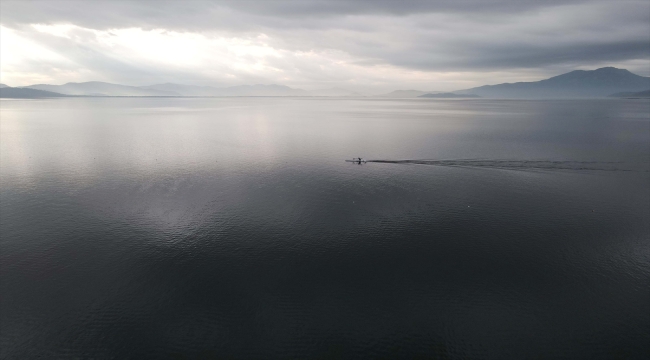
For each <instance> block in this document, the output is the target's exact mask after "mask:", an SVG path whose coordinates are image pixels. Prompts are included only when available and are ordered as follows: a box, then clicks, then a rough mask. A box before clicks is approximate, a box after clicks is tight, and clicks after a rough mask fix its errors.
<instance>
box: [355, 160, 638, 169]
mask: <svg viewBox="0 0 650 360" xmlns="http://www.w3.org/2000/svg"><path fill="white" fill-rule="evenodd" d="M367 162H368V163H382V164H417V165H435V166H454V167H472V168H478V167H480V168H496V169H510V170H600V171H639V169H634V167H633V166H630V165H631V164H628V163H624V162H602V161H546V160H482V159H459V160H367ZM642 171H643V170H642ZM645 171H648V170H645Z"/></svg>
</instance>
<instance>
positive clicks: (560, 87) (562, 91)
mask: <svg viewBox="0 0 650 360" xmlns="http://www.w3.org/2000/svg"><path fill="white" fill-rule="evenodd" d="M648 88H650V77H645V76H639V75H636V74H633V73H631V72H629V71H628V70H625V69H617V68H614V67H605V68H600V69H597V70H576V71H571V72H569V73H566V74H562V75H558V76H554V77H552V78H549V79H546V80H541V81H535V82H519V83H506V84H499V85H485V86H480V87H476V88H472V89H467V90H461V91H457V92H456V93H459V94H475V95H479V96H482V97H488V98H512V99H517V98H529V99H530V98H542V99H563V98H594V97H606V96H609V95H610V94H613V93H618V92H636V91H641V90H646V89H648Z"/></svg>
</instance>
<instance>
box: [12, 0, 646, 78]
mask: <svg viewBox="0 0 650 360" xmlns="http://www.w3.org/2000/svg"><path fill="white" fill-rule="evenodd" d="M0 23H2V25H3V26H7V27H10V28H13V29H17V30H18V31H22V34H24V36H27V37H29V38H30V39H31V40H33V41H35V42H37V43H39V44H42V45H43V46H46V47H47V48H49V49H51V50H52V51H53V52H56V53H59V54H62V55H63V56H65V57H67V58H68V59H70V60H71V61H72V62H73V63H75V64H78V65H79V66H82V67H85V68H88V69H90V72H91V73H97V74H100V73H101V74H105V75H104V78H109V79H116V80H120V81H122V79H124V78H129V79H135V81H136V82H138V83H145V82H156V80H157V79H159V80H164V81H171V80H173V81H179V82H182V81H186V82H194V83H197V82H200V81H201V80H200V79H201V76H202V75H201V74H198V73H197V72H193V71H192V70H183V71H181V70H178V69H176V70H173V71H172V70H169V69H158V68H156V67H155V66H150V65H148V64H134V63H127V62H125V61H124V60H122V59H120V58H118V57H116V56H114V55H113V54H110V53H97V51H98V50H97V49H98V48H96V47H93V46H91V45H88V47H84V45H83V44H84V41H83V39H81V40H79V39H76V41H75V42H73V41H70V40H66V39H52V36H46V35H43V34H37V33H36V32H34V31H33V30H31V29H29V25H30V24H63V23H69V24H75V25H77V26H80V27H83V28H88V29H97V30H107V29H119V28H130V27H139V28H143V29H167V30H170V31H181V32H184V31H186V32H197V33H201V34H205V35H206V36H235V37H242V38H246V37H254V36H257V35H259V34H261V33H263V34H266V35H268V37H269V39H268V43H269V45H270V46H272V47H273V48H275V49H281V50H286V51H293V52H305V53H307V52H321V53H327V52H340V53H344V54H347V55H348V56H349V57H348V58H346V59H347V60H346V61H347V62H348V63H349V64H351V65H354V66H361V67H367V68H372V67H378V66H392V67H395V68H399V69H404V70H405V71H422V72H458V73H480V72H502V73H503V72H511V77H514V78H516V74H517V73H519V72H521V73H522V74H524V73H525V74H526V76H528V75H529V74H530V72H525V71H522V69H530V70H534V71H535V73H536V74H540V75H542V74H543V75H555V74H557V71H558V69H567V70H570V69H572V68H576V67H584V66H601V65H617V64H633V68H631V69H630V70H632V71H636V72H637V73H641V74H642V75H650V65H648V64H650V50H649V49H650V45H649V44H650V2H647V1H646V0H641V1H637V0H629V1H626V0H623V1H615V2H614V1H586V0H583V1H579V0H576V1H566V0H564V1H560V0H558V1H555V0H551V1H537V0H500V1H483V0H467V1H459V0H455V1H452V0H442V1H417V0H406V1H405V0H402V1H388V0H379V1H376V0H375V1H370V0H340V1H339V0H306V1H288V0H276V1H274V0H249V1H247V0H243V1H242V0H239V1H149V0H143V1H126V0H125V1H59V0H46V1H29V0H21V1H13V0H3V1H2V2H1V3H0ZM86 42H88V43H92V42H93V39H88V40H87V41H86ZM268 63H269V64H270V65H272V66H274V67H275V68H276V69H279V70H280V71H283V72H284V74H285V78H286V79H285V80H283V82H285V83H289V84H303V85H304V84H309V83H310V82H314V83H315V84H316V85H317V84H319V83H323V84H324V83H328V84H329V83H330V82H332V81H328V80H327V79H328V77H330V78H332V79H334V80H335V81H333V82H332V85H337V84H343V85H345V84H346V82H347V83H354V82H355V81H357V82H363V81H367V82H368V84H370V83H371V82H373V81H374V82H376V81H378V80H376V79H374V80H372V79H356V78H355V75H353V74H348V73H344V72H340V71H339V72H337V71H333V70H332V72H330V73H327V69H325V70H323V69H324V66H325V65H322V64H321V65H320V66H319V64H313V63H311V64H310V63H308V62H301V61H300V60H299V59H297V58H283V59H281V60H279V59H276V60H273V59H270V60H268ZM325 67H326V66H325ZM333 74H336V76H334V75H333ZM233 76H234V78H233V79H234V80H232V81H234V82H242V83H243V82H250V81H259V82H264V81H267V79H268V81H277V78H274V77H273V76H271V75H269V76H270V77H266V76H263V75H255V74H246V73H236V74H234V75H233ZM522 76H523V75H522ZM488 80H489V79H488ZM386 81H388V82H390V81H393V82H394V81H395V80H386ZM316 85H315V86H316ZM409 85H411V83H408V82H407V81H406V80H405V81H404V82H401V83H396V84H394V85H391V86H395V87H400V86H409ZM368 86H370V85H368ZM387 86H388V85H387ZM431 86H434V87H435V84H431ZM450 86H452V85H450Z"/></svg>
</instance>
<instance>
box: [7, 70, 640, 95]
mask: <svg viewBox="0 0 650 360" xmlns="http://www.w3.org/2000/svg"><path fill="white" fill-rule="evenodd" d="M0 85H1V86H0V89H2V92H1V93H0V97H5V98H6V97H25V98H42V97H55V96H59V97H60V96H361V94H358V93H355V92H352V91H348V90H345V89H337V88H334V89H324V90H313V91H307V90H302V89H295V88H290V87H288V86H284V85H275V84H271V85H260V84H258V85H240V86H231V87H213V86H195V85H182V84H173V83H165V84H157V85H150V86H127V85H119V84H110V83H105V82H99V81H91V82H84V83H67V84H63V85H48V84H38V85H30V86H25V87H20V88H12V87H8V86H7V85H4V84H0ZM648 89H650V77H645V76H639V75H636V74H633V73H631V72H629V71H628V70H625V69H617V68H613V67H605V68H600V69H596V70H576V71H571V72H569V73H566V74H562V75H558V76H555V77H552V78H549V79H546V80H541V81H534V82H518V83H506V84H498V85H485V86H479V87H475V88H471V89H465V90H459V91H454V92H452V93H445V92H440V91H420V90H395V91H392V92H390V93H387V94H382V95H377V97H382V98H417V97H424V98H439V99H446V98H469V97H483V98H511V99H565V98H602V97H607V96H610V95H611V96H615V97H647V95H643V93H641V94H637V95H629V93H637V92H644V91H645V90H648ZM30 90H31V91H30ZM621 94H624V95H621Z"/></svg>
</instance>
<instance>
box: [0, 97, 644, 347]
mask: <svg viewBox="0 0 650 360" xmlns="http://www.w3.org/2000/svg"><path fill="white" fill-rule="evenodd" d="M0 116H1V117H0V358H2V359H33V358H48V359H55V358H87V359H91V358H92V359H127V358H132V359H143V358H161V359H165V358H246V359H252V358H303V359H307V358H327V359H330V358H358V357H364V358H414V357H422V358H441V359H463V358H471V359H478V358H484V359H504V358H512V359H522V358H572V359H573V358H585V359H586V358H588V359H597V358H602V359H608V358H616V357H618V358H630V359H642V358H647V356H648V355H650V186H649V184H650V172H649V171H650V102H648V101H645V100H597V101H596V100H593V101H588V100H584V101H489V100H467V101H465V100H463V101H442V100H373V99H325V98H323V99H318V98H222V99H152V98H113V99H110V98H96V99H81V98H79V99H56V100H27V101H20V100H17V101H8V100H3V101H2V102H0ZM358 156H361V157H364V158H366V159H370V160H378V161H379V162H369V163H367V164H364V165H355V164H351V163H346V162H344V160H345V159H349V158H352V157H358ZM396 160H399V161H396ZM403 160H407V161H403ZM414 160H416V161H414Z"/></svg>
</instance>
